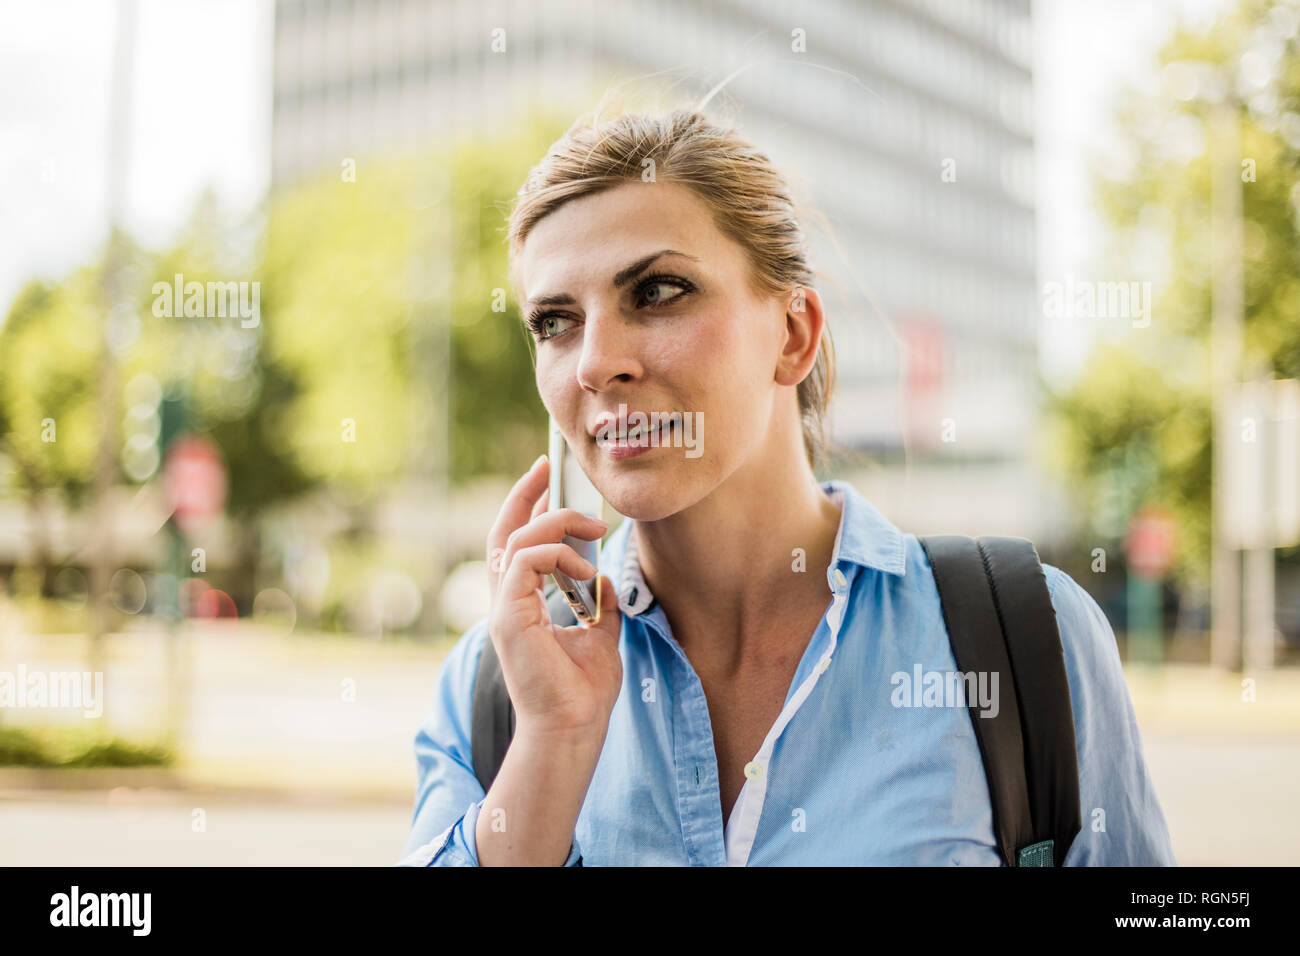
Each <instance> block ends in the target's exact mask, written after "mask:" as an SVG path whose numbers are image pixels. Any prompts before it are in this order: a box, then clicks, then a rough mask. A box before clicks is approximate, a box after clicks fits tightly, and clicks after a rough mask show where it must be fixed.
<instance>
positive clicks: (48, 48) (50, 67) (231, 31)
mask: <svg viewBox="0 0 1300 956" xmlns="http://www.w3.org/2000/svg"><path fill="white" fill-rule="evenodd" d="M955 2H960V0H955ZM1224 3H1225V0H1035V2H1034V20H1035V63H1034V70H1035V99H1036V107H1035V108H1036V137H1037V139H1036V144H1035V145H1036V151H1037V177H1036V188H1037V193H1038V237H1039V274H1040V276H1041V277H1056V278H1057V279H1063V277H1065V276H1066V275H1075V276H1077V277H1080V278H1083V277H1085V276H1087V275H1088V273H1089V270H1090V268H1092V260H1093V259H1094V257H1095V255H1096V253H1097V249H1098V247H1099V244H1100V238H1101V234H1102V231H1101V225H1100V223H1099V222H1098V221H1097V220H1096V218H1095V216H1094V213H1093V204H1092V201H1091V197H1090V195H1089V192H1088V189H1089V178H1088V163H1089V159H1090V156H1091V155H1092V154H1093V152H1094V151H1095V150H1096V149H1097V148H1098V146H1099V144H1101V143H1102V142H1103V141H1104V138H1105V137H1106V135H1107V127H1108V115H1109V110H1110V108H1111V104H1112V103H1113V101H1114V98H1115V96H1116V94H1117V93H1118V91H1119V90H1121V89H1122V88H1123V86H1124V85H1126V84H1129V83H1135V82H1139V83H1140V82H1144V81H1146V82H1150V81H1151V80H1152V79H1153V78H1154V74H1153V72H1152V71H1151V67H1150V64H1151V63H1152V61H1153V59H1154V54H1155V52H1156V50H1158V48H1159V47H1160V45H1161V44H1162V43H1163V42H1164V39H1165V38H1166V37H1167V36H1168V35H1169V34H1170V32H1171V31H1172V29H1173V27H1174V26H1175V25H1176V23H1177V21H1178V19H1179V18H1180V17H1183V18H1190V19H1192V20H1193V21H1196V20H1204V19H1206V18H1208V17H1209V16H1211V15H1212V14H1213V13H1214V12H1215V11H1217V10H1219V9H1221V8H1222V7H1223V6H1224ZM273 9H274V5H273V3H272V2H271V0H138V3H137V21H136V22H137V31H136V41H135V66H134V70H133V72H132V77H131V84H132V89H133V95H132V99H131V104H132V109H131V117H132V119H131V122H130V125H129V135H128V137H127V139H126V144H127V150H128V168H129V176H128V180H127V183H126V188H125V195H124V197H123V203H124V212H123V225H124V226H125V227H126V228H127V229H128V231H130V232H131V233H132V234H133V235H135V236H137V237H138V238H139V239H140V240H142V241H143V242H144V243H145V244H146V245H151V246H163V245H165V244H167V243H168V242H169V241H170V240H171V239H172V238H173V236H174V235H175V233H176V232H177V230H178V229H179V227H180V226H181V224H182V223H183V221H184V219H185V217H186V216H187V215H188V213H189V212H190V210H191V208H192V207H193V204H194V202H195V200H196V199H197V197H198V195H199V194H200V192H201V191H202V190H203V189H204V188H205V187H208V188H211V189H213V190H214V191H215V192H216V194H217V196H218V198H219V200H220V201H221V203H222V205H223V206H224V207H225V208H227V209H229V210H230V211H231V212H233V213H235V214H236V215H238V214H240V213H243V212H246V211H249V210H252V209H254V208H255V207H256V206H257V205H258V203H259V202H260V201H261V199H262V198H263V196H264V194H265V191H266V188H267V185H268V183H269V180H270V121H271V102H270V100H271V97H270V76H271V51H272V26H273ZM116 11H117V4H116V3H112V2H109V0H42V2H37V0H26V2H10V3H6V4H4V5H3V6H0V90H3V91H4V93H3V96H2V97H0V181H2V182H3V183H4V184H5V188H4V189H3V190H2V191H0V317H2V316H3V313H4V311H7V308H8V303H9V302H10V301H11V300H12V298H13V296H14V295H15V294H16V293H17V291H18V290H19V288H21V286H22V284H23V283H24V282H25V281H26V280H27V279H29V278H31V277H34V276H41V277H46V278H58V277H60V276H61V275H63V274H65V273H66V272H68V271H69V270H71V269H73V268H75V267H76V266H78V265H79V264H81V263H83V262H85V261H86V260H87V259H88V258H90V257H91V256H93V255H94V254H95V252H96V251H97V249H98V248H99V247H100V246H101V245H102V243H103V241H104V239H105V236H106V230H107V226H108V223H107V209H108V196H107V190H108V174H107V169H108V155H109V125H110V124H109V110H108V104H109V95H110V88H111V58H112V49H113V42H114V40H113V38H114V35H115V27H116V25H117V13H116ZM194 117H198V118H199V119H198V120H197V121H196V120H195V119H194ZM1087 335H1088V329H1087V327H1086V324H1084V323H1078V322H1059V323H1052V322H1049V321H1044V323H1043V326H1042V331H1041V335H1040V355H1041V361H1042V364H1043V368H1044V372H1045V374H1046V375H1047V376H1048V379H1049V381H1056V380H1066V379H1068V377H1069V376H1070V375H1071V374H1072V373H1073V371H1074V369H1075V368H1077V365H1078V363H1079V361H1080V360H1081V358H1082V356H1083V355H1085V354H1086V348H1085V347H1084V346H1086V341H1087Z"/></svg>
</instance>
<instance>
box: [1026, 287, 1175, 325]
mask: <svg viewBox="0 0 1300 956" xmlns="http://www.w3.org/2000/svg"><path fill="white" fill-rule="evenodd" d="M1043 315H1044V316H1046V317H1047V318H1049V319H1132V321H1133V328H1135V329H1145V328H1146V327H1147V326H1149V325H1150V324H1151V283H1150V282H1090V281H1083V280H1077V279H1075V278H1074V276H1066V277H1065V281H1064V282H1057V281H1055V280H1053V281H1051V282H1046V283H1044V284H1043Z"/></svg>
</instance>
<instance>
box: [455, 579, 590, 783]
mask: <svg viewBox="0 0 1300 956" xmlns="http://www.w3.org/2000/svg"><path fill="white" fill-rule="evenodd" d="M546 608H547V610H548V611H550V613H551V620H552V621H553V622H555V623H556V624H557V625H559V626H560V627H570V626H572V625H574V624H577V623H578V619H577V618H576V617H574V614H573V609H572V608H571V607H569V602H567V601H566V600H564V595H563V594H562V593H561V592H560V589H559V588H557V587H554V586H553V587H552V590H551V591H549V592H548V593H547V595H546ZM514 735H515V708H514V705H513V704H512V703H511V702H510V694H509V693H508V692H507V691H506V681H505V677H504V676H502V674H501V661H500V659H499V658H498V657H497V649H496V646H495V645H494V644H493V643H492V638H491V637H489V638H488V639H487V640H486V641H485V642H484V644H483V653H482V655H481V656H480V657H479V660H478V672H477V675H476V676H475V678H474V710H473V716H472V719H471V725H470V737H469V739H470V749H471V751H472V754H473V760H474V776H476V777H477V778H478V782H479V784H480V785H481V786H482V787H483V792H484V793H487V792H488V790H489V788H491V786H492V781H493V780H495V779H496V777H497V773H498V772H499V771H500V770H501V764H502V762H503V761H504V760H505V759H506V750H508V749H509V747H510V740H511V738H513V737H514Z"/></svg>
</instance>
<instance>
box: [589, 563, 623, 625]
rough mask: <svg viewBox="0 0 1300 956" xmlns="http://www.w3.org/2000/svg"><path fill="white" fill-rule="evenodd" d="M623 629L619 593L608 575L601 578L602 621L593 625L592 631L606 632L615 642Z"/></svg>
mask: <svg viewBox="0 0 1300 956" xmlns="http://www.w3.org/2000/svg"><path fill="white" fill-rule="evenodd" d="M622 629H623V612H622V611H620V610H619V607H618V591H617V590H615V589H614V582H613V581H611V580H610V579H609V576H608V575H605V574H602V575H601V576H600V621H599V622H598V623H596V624H593V625H592V627H591V630H593V631H604V632H605V633H606V634H608V635H609V636H610V637H612V638H613V639H614V640H618V637H619V633H620V631H622Z"/></svg>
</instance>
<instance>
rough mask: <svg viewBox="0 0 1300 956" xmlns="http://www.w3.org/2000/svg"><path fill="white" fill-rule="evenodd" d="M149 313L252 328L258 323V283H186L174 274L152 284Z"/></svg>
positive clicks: (179, 275) (260, 310)
mask: <svg viewBox="0 0 1300 956" xmlns="http://www.w3.org/2000/svg"><path fill="white" fill-rule="evenodd" d="M152 291H153V295H154V299H153V314H154V315H156V316H157V317H158V318H160V319H163V318H167V319H175V318H181V317H184V318H187V319H205V318H206V319H225V318H236V317H238V318H239V319H240V323H239V324H240V326H242V327H243V328H245V329H255V328H257V326H258V325H260V324H261V321H262V284H261V283H260V282H209V283H207V285H206V286H205V285H204V284H203V283H202V282H186V281H185V276H184V275H182V274H181V273H179V272H178V273H176V274H175V275H174V276H173V277H172V281H171V282H155V283H154V284H153V290H152Z"/></svg>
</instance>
